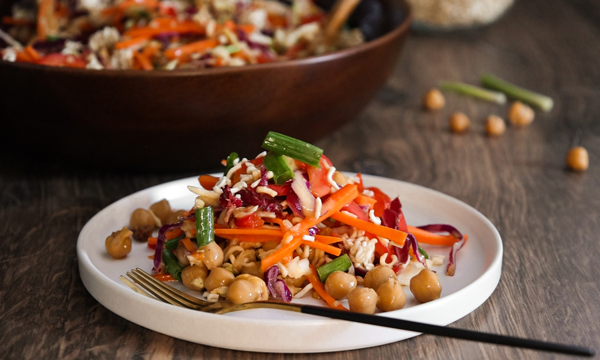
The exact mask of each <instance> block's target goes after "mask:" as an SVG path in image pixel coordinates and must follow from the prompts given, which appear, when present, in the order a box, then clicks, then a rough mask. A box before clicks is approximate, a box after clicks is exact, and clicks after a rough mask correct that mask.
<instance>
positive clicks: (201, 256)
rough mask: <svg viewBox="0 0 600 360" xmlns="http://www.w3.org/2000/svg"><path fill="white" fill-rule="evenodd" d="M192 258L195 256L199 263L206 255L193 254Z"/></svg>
mask: <svg viewBox="0 0 600 360" xmlns="http://www.w3.org/2000/svg"><path fill="white" fill-rule="evenodd" d="M190 256H193V257H194V259H196V260H198V261H202V260H204V253H201V252H193V253H192V255H190Z"/></svg>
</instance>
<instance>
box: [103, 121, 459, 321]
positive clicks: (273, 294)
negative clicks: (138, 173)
mask: <svg viewBox="0 0 600 360" xmlns="http://www.w3.org/2000/svg"><path fill="white" fill-rule="evenodd" d="M263 148H264V149H265V150H266V151H264V152H262V153H260V154H259V155H258V156H257V157H255V158H252V159H250V160H249V159H246V158H240V157H239V156H238V154H236V153H231V154H230V155H229V156H228V157H227V159H226V160H223V165H224V166H225V169H224V172H223V175H222V176H218V177H217V176H211V175H201V176H200V177H199V178H198V180H199V184H194V185H189V186H188V189H189V190H190V191H191V192H192V193H193V194H194V195H195V196H196V198H195V201H194V203H193V204H190V205H191V209H190V210H187V211H184V210H179V211H177V212H175V211H174V210H172V209H171V207H170V205H169V203H168V201H167V200H162V201H160V202H157V203H155V204H152V205H151V206H150V208H149V209H137V210H135V211H134V212H133V214H132V216H131V219H130V223H129V227H128V228H127V227H124V228H123V229H122V230H121V231H116V232H114V233H113V234H112V235H110V236H109V237H108V238H107V240H106V248H107V250H108V252H109V254H111V255H112V256H113V257H115V258H120V257H124V256H126V255H127V253H128V252H129V250H128V249H127V246H129V249H130V248H131V240H130V238H131V237H133V238H134V239H136V240H138V241H147V242H148V247H150V248H152V249H154V256H153V260H152V261H153V272H154V276H155V277H156V278H158V279H160V280H163V281H182V282H183V284H184V285H185V286H186V287H187V288H189V289H191V290H195V291H198V292H199V295H201V296H203V297H204V298H205V299H207V300H209V301H220V300H221V299H227V300H228V301H230V302H232V303H235V304H239V303H246V302H253V301H260V300H268V299H275V300H280V301H286V302H289V301H292V299H294V298H300V297H303V296H306V295H307V294H313V297H315V298H320V299H322V300H323V301H325V303H327V305H329V306H331V307H335V308H345V307H344V306H343V305H342V303H341V301H342V300H347V301H348V306H349V307H350V310H352V311H358V312H363V313H374V312H375V311H376V309H378V310H379V311H391V310H396V309H400V308H402V307H403V306H404V304H405V302H406V296H405V294H404V288H406V287H407V288H409V289H410V291H411V292H412V293H413V295H414V297H415V298H416V299H417V300H418V301H420V302H427V301H432V300H435V299H437V298H439V297H440V294H441V285H440V282H439V279H438V275H437V273H436V271H433V269H437V271H438V272H439V271H440V270H441V269H444V267H445V269H444V270H442V271H445V272H446V275H448V276H453V275H454V271H455V268H456V254H457V252H458V251H459V250H460V249H461V248H462V247H463V246H464V244H465V243H466V240H467V236H466V235H465V236H463V234H461V233H460V232H459V231H458V230H457V229H455V228H454V227H453V226H450V225H445V224H434V225H425V226H419V227H414V226H410V225H408V224H407V223H406V221H405V218H404V214H403V212H402V206H401V203H400V200H399V199H398V198H395V199H391V198H390V197H389V196H388V195H386V194H385V193H383V192H382V191H381V190H380V189H378V188H376V187H368V186H366V185H365V184H363V181H362V177H361V175H360V174H357V175H355V176H347V175H344V174H342V173H341V172H339V171H337V170H336V168H335V167H334V166H333V164H332V163H331V161H330V160H329V159H328V158H327V157H326V156H325V155H323V151H322V150H321V149H319V148H317V147H315V146H313V145H311V144H308V143H306V142H303V141H300V140H298V139H294V138H291V137H288V136H285V135H282V134H279V133H275V132H270V133H269V134H268V135H267V137H266V139H265V141H264V143H263ZM156 229H158V232H156ZM153 235H154V236H153ZM128 241H129V243H128V244H127V242H128ZM420 244H429V245H436V246H446V247H448V256H447V258H446V257H445V256H441V255H436V256H432V257H431V258H429V256H428V254H427V253H426V252H425V251H424V250H423V249H422V248H421V246H420ZM444 265H445V266H444ZM407 291H408V290H407Z"/></svg>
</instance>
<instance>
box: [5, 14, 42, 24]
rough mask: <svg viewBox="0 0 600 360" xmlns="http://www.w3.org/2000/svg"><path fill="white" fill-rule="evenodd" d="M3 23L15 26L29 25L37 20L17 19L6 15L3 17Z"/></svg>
mask: <svg viewBox="0 0 600 360" xmlns="http://www.w3.org/2000/svg"><path fill="white" fill-rule="evenodd" d="M2 23H3V24H5V25H15V26H29V25H35V20H31V19H16V18H14V17H11V16H4V17H3V18H2Z"/></svg>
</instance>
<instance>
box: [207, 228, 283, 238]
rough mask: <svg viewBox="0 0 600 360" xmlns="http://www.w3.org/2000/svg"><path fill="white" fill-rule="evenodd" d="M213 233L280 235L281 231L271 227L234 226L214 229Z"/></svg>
mask: <svg viewBox="0 0 600 360" xmlns="http://www.w3.org/2000/svg"><path fill="white" fill-rule="evenodd" d="M215 235H219V236H221V235H263V236H269V235H270V236H279V237H282V232H281V231H279V230H273V229H261V228H258V229H257V228H235V229H215Z"/></svg>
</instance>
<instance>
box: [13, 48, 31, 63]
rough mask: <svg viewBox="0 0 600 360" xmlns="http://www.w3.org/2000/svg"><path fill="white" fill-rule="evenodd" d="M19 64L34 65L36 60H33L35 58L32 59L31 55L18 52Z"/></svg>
mask: <svg viewBox="0 0 600 360" xmlns="http://www.w3.org/2000/svg"><path fill="white" fill-rule="evenodd" d="M16 61H17V62H26V63H32V62H35V60H33V58H31V55H29V54H28V53H27V52H26V51H17V60H16Z"/></svg>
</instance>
